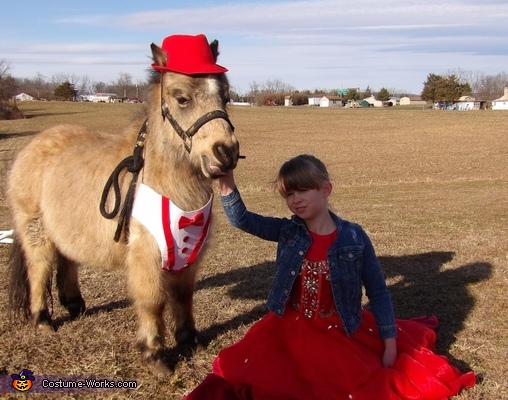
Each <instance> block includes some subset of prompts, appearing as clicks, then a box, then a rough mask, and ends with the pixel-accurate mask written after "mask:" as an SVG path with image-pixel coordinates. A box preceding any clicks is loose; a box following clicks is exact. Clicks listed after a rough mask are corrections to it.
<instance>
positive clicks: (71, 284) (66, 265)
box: [56, 254, 86, 319]
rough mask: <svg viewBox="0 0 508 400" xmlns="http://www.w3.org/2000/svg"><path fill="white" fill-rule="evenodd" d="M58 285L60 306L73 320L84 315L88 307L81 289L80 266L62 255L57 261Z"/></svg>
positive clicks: (59, 255)
mask: <svg viewBox="0 0 508 400" xmlns="http://www.w3.org/2000/svg"><path fill="white" fill-rule="evenodd" d="M56 285H57V287H58V299H59V300H60V304H62V306H64V307H65V308H66V309H67V311H69V315H70V317H71V319H75V318H77V317H79V316H80V315H81V314H83V313H84V312H85V309H86V306H85V301H84V300H83V297H82V296H81V290H80V289H79V281H78V264H76V263H75V262H73V261H71V260H69V259H67V258H66V257H64V256H63V255H61V254H58V259H57V270H56Z"/></svg>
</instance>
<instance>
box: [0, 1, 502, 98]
mask: <svg viewBox="0 0 508 400" xmlns="http://www.w3.org/2000/svg"><path fill="white" fill-rule="evenodd" d="M1 20H2V24H0V37H1V41H0V59H3V60H5V61H7V63H8V64H9V65H10V67H11V69H10V71H9V72H10V74H11V75H13V76H15V77H19V78H33V77H35V76H36V75H37V74H39V73H40V74H42V75H43V76H44V77H46V78H48V79H50V78H51V77H52V76H54V75H58V74H68V75H73V76H77V77H82V76H86V77H88V79H89V80H90V81H103V82H111V81H115V80H117V79H118V77H119V73H129V74H131V75H132V77H133V80H134V82H136V81H144V80H145V79H146V77H147V73H146V70H147V68H148V67H149V65H150V63H151V60H150V58H149V57H150V44H151V43H152V42H154V43H156V44H158V45H160V43H161V42H162V40H163V38H164V37H166V36H168V35H171V34H176V33H178V34H198V33H204V34H205V35H206V36H207V38H208V39H209V40H210V41H211V40H213V39H218V40H219V48H220V52H221V55H220V57H219V64H221V65H223V66H225V67H226V68H228V69H229V72H228V77H229V81H230V84H231V86H232V87H233V88H234V89H235V90H236V91H239V92H240V93H245V92H247V91H248V90H249V88H250V85H251V83H253V82H257V83H261V84H262V83H264V82H266V81H267V80H274V79H278V80H280V81H282V82H284V83H288V84H290V85H292V86H294V87H295V88H296V89H298V90H306V89H309V90H314V89H332V88H341V87H358V88H360V89H362V90H363V89H365V88H366V87H367V86H370V88H371V89H372V90H374V91H376V90H379V89H381V88H382V87H385V88H388V89H389V90H395V89H396V90H399V91H405V92H410V93H415V94H419V93H420V92H421V90H422V88H423V82H424V81H425V80H426V78H427V75H428V74H429V73H437V74H447V73H449V72H450V71H455V70H463V71H471V72H481V73H484V74H489V75H490V74H497V73H500V72H507V71H508V44H507V40H508V2H507V1H504V0H482V1H479V0H357V1H351V0H347V1H346V0H302V1H278V0H272V1H264V0H262V1H260V0H252V1H233V0H215V1H205V0H200V1H186V2H184V1H168V0H166V1H162V0H149V1H145V2H143V1H131V0H122V1H119V0H117V1H108V0H100V1H97V0H81V1H79V2H77V1H74V0H67V1H61V0H50V1H40V0H19V1H9V2H8V3H7V5H5V6H4V7H2V18H1Z"/></svg>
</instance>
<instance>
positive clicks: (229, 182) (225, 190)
mask: <svg viewBox="0 0 508 400" xmlns="http://www.w3.org/2000/svg"><path fill="white" fill-rule="evenodd" d="M218 181H219V189H220V194H221V195H222V196H226V195H228V194H229V193H231V192H232V191H233V190H234V188H235V186H236V185H235V175H234V174H233V170H229V171H228V172H227V174H226V175H224V176H220V177H219V178H218Z"/></svg>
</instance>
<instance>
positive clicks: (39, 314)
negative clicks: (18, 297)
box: [19, 219, 56, 332]
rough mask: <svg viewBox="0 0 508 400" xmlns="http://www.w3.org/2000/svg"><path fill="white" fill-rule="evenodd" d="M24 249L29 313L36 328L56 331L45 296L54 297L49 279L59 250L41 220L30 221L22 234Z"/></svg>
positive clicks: (21, 231)
mask: <svg viewBox="0 0 508 400" xmlns="http://www.w3.org/2000/svg"><path fill="white" fill-rule="evenodd" d="M19 238H20V240H21V244H22V248H23V251H24V253H25V259H26V267H27V278H28V286H29V288H28V290H29V297H30V313H31V315H32V317H33V319H34V321H35V325H36V326H37V327H38V328H40V329H41V330H42V331H47V332H51V331H53V326H52V321H51V316H50V314H49V311H48V304H47V301H46V294H47V293H48V291H49V293H50V294H51V287H50V280H51V275H52V272H53V265H54V263H55V261H56V248H55V245H54V244H53V242H51V241H50V240H49V238H48V237H46V236H45V232H44V228H43V226H42V223H41V222H40V220H39V219H33V220H29V221H28V223H27V224H26V226H25V227H22V228H21V229H20V231H19Z"/></svg>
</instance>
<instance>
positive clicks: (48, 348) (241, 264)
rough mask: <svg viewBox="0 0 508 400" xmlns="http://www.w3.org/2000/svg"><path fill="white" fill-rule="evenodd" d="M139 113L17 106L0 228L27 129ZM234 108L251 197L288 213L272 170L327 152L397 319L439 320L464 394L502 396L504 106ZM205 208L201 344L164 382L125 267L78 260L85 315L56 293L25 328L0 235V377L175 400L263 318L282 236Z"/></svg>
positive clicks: (4, 130) (5, 148)
mask: <svg viewBox="0 0 508 400" xmlns="http://www.w3.org/2000/svg"><path fill="white" fill-rule="evenodd" d="M139 107H140V106H139V105H134V104H87V103H77V104H73V103H53V102H51V103H39V102H34V103H23V104H22V105H21V109H22V111H23V112H24V113H25V115H27V116H29V117H30V118H27V119H25V120H21V121H0V156H1V157H0V162H1V165H0V166H1V170H2V179H1V180H0V185H1V186H2V190H1V192H0V230H5V229H9V228H10V226H9V220H8V210H7V209H6V208H5V198H4V194H3V187H4V185H5V172H6V170H7V169H8V167H9V166H10V164H11V162H12V158H13V157H14V155H15V153H16V151H17V150H18V149H19V148H20V147H21V146H22V145H23V144H25V143H26V142H27V140H29V138H30V135H31V134H32V133H34V132H36V131H39V130H41V129H43V128H45V127H47V126H51V125H54V124H56V123H62V122H76V123H80V124H84V125H87V126H90V127H92V128H102V129H106V130H112V131H114V130H119V129H121V128H122V127H123V126H124V125H125V124H126V123H128V121H129V120H130V119H131V118H132V114H133V113H136V112H137V111H136V110H138V109H139ZM230 111H231V112H230V114H231V120H232V122H233V124H234V125H235V127H236V133H237V135H238V137H239V139H240V141H241V152H242V154H244V155H246V156H247V158H246V159H245V160H242V161H241V162H240V165H239V167H238V169H237V172H236V176H237V183H238V186H239V187H240V190H241V191H242V194H243V197H244V200H245V201H246V203H247V205H248V206H249V207H250V208H251V209H252V210H253V211H258V212H261V213H265V214H271V215H288V211H287V209H286V206H285V204H284V202H283V201H282V199H280V198H279V196H278V195H277V194H276V193H275V192H274V191H273V190H272V188H271V180H272V179H273V177H274V175H275V173H276V171H277V168H278V167H279V166H280V164H281V163H282V162H283V161H284V160H286V159H287V158H289V157H291V156H294V155H296V154H299V153H302V152H307V153H312V154H315V155H316V156H318V157H320V158H321V159H322V160H323V161H324V162H325V163H326V164H327V165H328V168H329V172H330V174H331V175H332V178H333V182H334V193H333V194H332V206H333V209H334V210H335V211H336V212H337V213H338V214H339V215H341V216H342V217H344V218H346V219H350V220H353V221H356V222H359V223H361V224H362V225H363V226H364V228H365V229H366V230H367V231H368V233H369V234H370V236H371V238H372V240H373V242H374V245H375V247H376V250H377V252H378V255H379V257H380V259H381V262H382V264H383V266H384V269H385V273H386V276H387V281H388V283H389V285H390V289H391V291H392V294H393V298H394V303H395V309H396V314H397V316H399V317H403V318H407V317H411V316H416V315H422V314H436V315H437V316H438V317H439V319H440V328H439V331H438V349H439V352H441V353H443V354H445V355H447V356H448V357H450V359H451V360H452V362H453V363H454V364H455V365H456V366H458V367H459V368H461V369H463V370H467V369H473V370H474V371H476V372H477V374H478V375H479V377H480V382H479V383H478V385H477V386H476V387H474V388H473V389H471V390H467V391H464V392H463V393H461V394H460V395H459V396H458V397H457V398H458V399H503V398H508V383H507V380H506V376H508V366H507V363H506V357H507V354H508V321H507V316H508V315H507V311H506V310H507V306H508V301H507V299H508V296H507V293H508V278H507V276H508V267H507V258H508V244H507V240H506V227H507V226H508V220H507V219H508V218H507V217H508V207H507V203H506V201H507V200H506V199H507V198H508V163H507V161H506V158H507V155H508V140H507V139H506V124H507V122H508V113H505V112H502V111H499V112H496V111H477V112H443V111H430V110H425V111H424V110H417V109H414V110H411V109H404V108H402V107H397V109H359V110H338V109H319V108H307V107H293V108H286V107H271V108H268V107H265V108H248V107H235V108H232V109H231V110H230ZM34 167H35V168H36V167H37V166H34ZM214 206H215V209H216V218H215V221H216V223H215V226H214V233H215V235H214V237H215V239H214V242H215V243H214V245H213V246H212V248H211V250H210V251H209V252H208V253H207V254H206V263H205V265H206V267H204V268H203V269H202V270H201V272H200V279H199V281H198V284H197V291H196V296H195V311H196V321H197V325H198V329H200V331H201V335H202V341H203V343H204V344H205V346H204V348H203V349H202V350H199V351H198V352H197V353H196V354H195V355H194V356H193V357H192V358H190V359H188V360H180V361H179V362H178V363H177V365H176V369H175V373H174V374H173V375H172V376H170V377H168V378H167V379H154V378H153V377H152V376H151V375H150V374H149V373H148V371H147V370H146V368H144V367H143V365H141V363H140V360H139V355H138V352H137V350H136V349H135V348H134V346H133V343H134V336H135V331H136V319H135V317H134V312H133V309H132V307H131V306H130V304H129V302H128V301H127V299H126V295H125V290H124V281H123V276H122V274H121V272H103V271H96V270H92V269H89V268H86V267H84V268H83V269H82V274H81V284H82V289H83V296H84V297H85V300H86V302H87V306H88V312H87V314H86V315H85V316H83V317H82V318H80V319H78V320H76V321H72V322H70V321H68V320H67V315H66V313H65V312H64V310H63V309H62V308H61V307H60V306H59V305H58V304H56V302H55V306H54V318H55V319H56V321H57V323H58V326H59V329H58V332H57V333H55V334H54V335H50V336H41V335H40V334H39V333H37V332H34V330H33V328H32V326H31V325H29V324H28V325H27V324H25V323H23V322H22V321H15V322H9V319H8V312H7V310H6V303H7V295H6V291H7V285H8V279H7V275H8V274H7V259H8V250H9V245H0V315H1V317H2V320H3V321H4V322H3V323H2V325H1V327H0V374H9V375H10V374H12V373H19V371H20V370H21V369H23V368H29V369H31V370H32V371H34V372H35V374H36V375H40V374H47V375H65V376H69V375H81V376H89V375H99V376H102V377H107V378H110V379H114V380H135V381H137V383H138V388H137V389H135V390H124V391H118V390H116V389H109V390H107V391H103V392H93V393H92V394H88V395H80V396H78V397H80V398H82V397H83V398H84V397H90V398H151V399H155V398H161V399H162V398H170V399H172V398H174V399H178V398H181V396H182V395H184V394H185V393H187V392H188V391H190V390H191V389H192V388H193V387H194V386H195V385H196V384H197V383H198V382H199V381H200V380H201V379H202V378H203V377H204V376H205V375H206V373H207V372H208V371H209V370H210V365H211V362H212V361H213V359H214V357H215V356H216V354H217V352H218V351H219V350H220V349H221V348H223V347H225V346H228V345H229V344H231V343H233V342H234V341H236V340H238V339H239V338H241V337H242V336H243V334H244V333H245V332H246V331H247V329H248V328H249V326H250V325H251V324H252V323H253V322H254V321H255V320H257V319H258V318H260V317H261V316H262V315H263V314H264V312H265V308H264V300H265V297H266V295H267V293H268V290H269V288H270V285H271V267H272V265H273V257H274V255H275V244H273V243H267V242H263V241H261V240H258V239H255V238H252V237H250V236H248V235H246V234H243V233H241V232H239V231H236V230H234V229H233V228H232V227H230V226H229V225H228V223H227V221H226V220H225V218H224V215H223V213H222V210H221V209H220V202H219V201H218V199H217V201H216V202H215V205H214ZM172 344H173V339H172V338H171V337H168V345H169V346H172ZM75 397H76V396H75V395H74V397H72V398H75ZM48 398H49V396H48ZM69 398H71V396H70V395H69Z"/></svg>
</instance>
